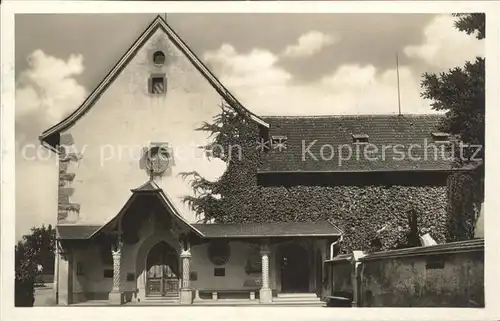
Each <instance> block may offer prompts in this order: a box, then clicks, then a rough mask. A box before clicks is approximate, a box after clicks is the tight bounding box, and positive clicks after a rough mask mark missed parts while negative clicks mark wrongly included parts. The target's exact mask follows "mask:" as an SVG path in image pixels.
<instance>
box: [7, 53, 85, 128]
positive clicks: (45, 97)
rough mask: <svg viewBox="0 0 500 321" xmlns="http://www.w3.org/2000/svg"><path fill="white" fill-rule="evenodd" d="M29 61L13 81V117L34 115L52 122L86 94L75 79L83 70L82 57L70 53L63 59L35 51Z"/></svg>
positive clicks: (40, 119) (46, 122)
mask: <svg viewBox="0 0 500 321" xmlns="http://www.w3.org/2000/svg"><path fill="white" fill-rule="evenodd" d="M28 60H29V69H28V70H26V71H24V72H23V73H22V74H21V76H20V77H19V82H18V83H17V84H16V117H24V116H30V115H33V114H37V115H38V116H40V117H41V118H39V121H40V122H44V123H45V124H44V125H53V124H55V123H56V122H58V121H60V120H61V119H62V118H63V117H64V116H66V115H67V114H68V113H69V112H71V111H73V110H74V109H75V108H76V107H77V106H78V104H80V103H81V102H82V101H83V99H84V98H85V96H86V94H87V93H86V90H85V88H84V87H83V86H81V85H80V84H78V83H77V81H76V80H75V78H74V77H75V76H77V75H79V74H81V73H82V72H83V57H82V56H81V55H71V56H70V57H69V58H68V60H67V61H64V60H62V59H58V58H55V57H52V56H49V55H46V54H45V53H44V52H43V51H41V50H37V51H35V52H33V53H32V54H31V55H30V56H29V59H28Z"/></svg>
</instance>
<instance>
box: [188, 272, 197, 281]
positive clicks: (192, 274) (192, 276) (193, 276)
mask: <svg viewBox="0 0 500 321" xmlns="http://www.w3.org/2000/svg"><path fill="white" fill-rule="evenodd" d="M189 280H191V281H197V280H198V272H195V271H191V272H190V273H189Z"/></svg>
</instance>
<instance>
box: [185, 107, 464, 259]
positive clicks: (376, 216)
mask: <svg viewBox="0 0 500 321" xmlns="http://www.w3.org/2000/svg"><path fill="white" fill-rule="evenodd" d="M199 130H203V131H207V132H209V133H210V134H211V136H212V138H213V141H212V143H211V144H210V145H208V146H205V149H206V151H207V153H208V154H209V155H210V156H211V157H215V158H219V159H221V160H223V161H225V162H226V163H227V164H228V167H227V169H226V171H225V173H224V174H223V175H222V176H221V177H220V178H219V179H218V180H216V181H214V182H211V181H208V180H206V179H205V178H203V177H202V176H201V175H200V174H199V173H197V172H189V173H182V175H183V176H184V177H185V178H187V179H190V180H191V186H192V188H193V189H194V191H195V195H194V196H186V197H185V198H184V201H185V202H186V203H188V204H189V206H190V207H191V208H192V209H193V210H194V211H195V212H196V213H197V214H198V215H199V216H200V217H202V220H204V221H215V222H218V223H249V222H283V221H301V222H311V221H320V220H328V221H330V222H332V223H333V224H335V225H336V226H338V227H339V228H340V229H341V230H343V231H344V232H345V236H344V242H343V245H342V252H344V253H346V252H350V251H352V250H365V251H374V250H388V249H394V248H401V247H407V246H415V245H418V244H415V235H414V234H415V231H413V230H414V229H415V228H414V227H413V226H412V225H416V227H417V228H418V233H420V234H422V233H430V234H431V236H432V237H433V238H434V239H435V240H436V241H438V242H445V241H446V240H449V239H450V238H451V239H454V238H455V236H453V237H450V231H449V230H448V224H449V221H450V219H449V217H450V215H448V214H447V212H448V211H450V210H451V211H452V212H453V211H454V210H455V205H453V206H451V205H449V204H448V203H447V196H448V195H450V194H453V193H454V192H453V191H454V190H452V191H449V192H448V193H447V186H446V184H445V183H443V185H441V186H435V185H434V186H411V185H410V186H407V185H405V186H403V185H391V186H381V185H365V186H334V185H332V186H310V185H295V186H280V185H279V184H276V185H272V186H262V185H259V184H258V182H257V170H258V168H259V167H260V166H261V162H262V155H261V153H262V151H259V150H257V149H256V142H257V140H258V139H259V137H260V136H259V133H260V132H259V129H258V128H257V126H256V125H255V123H254V122H252V121H250V120H249V119H248V118H246V116H244V115H241V114H238V113H235V112H233V111H232V110H231V109H230V108H229V107H228V106H226V105H222V106H221V113H220V115H219V116H217V117H216V118H215V119H214V122H213V123H204V124H203V125H202V126H201V127H200V128H199ZM234 146H240V147H241V149H240V151H241V155H240V154H238V153H235V152H234V151H235V148H234ZM231 149H232V151H233V152H232V153H229V152H228V151H230V150H231ZM235 156H236V157H235ZM457 188H458V187H457ZM464 193H465V194H467V192H466V191H465V192H464ZM465 202H467V200H465ZM463 206H466V205H463ZM467 213H468V212H467ZM464 215H466V214H464ZM412 222H413V223H412ZM467 231H469V230H467ZM452 234H453V233H452ZM453 235H455V234H453ZM467 235H469V234H467ZM467 237H468V236H467ZM417 242H418V237H417Z"/></svg>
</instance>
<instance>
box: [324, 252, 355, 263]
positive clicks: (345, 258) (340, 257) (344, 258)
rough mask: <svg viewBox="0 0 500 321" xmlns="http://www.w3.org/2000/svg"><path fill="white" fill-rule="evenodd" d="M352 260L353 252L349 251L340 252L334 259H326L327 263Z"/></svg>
mask: <svg viewBox="0 0 500 321" xmlns="http://www.w3.org/2000/svg"><path fill="white" fill-rule="evenodd" d="M352 260H353V255H352V253H348V254H339V255H337V256H336V257H334V258H333V259H330V260H325V263H328V262H340V261H349V262H350V261H352Z"/></svg>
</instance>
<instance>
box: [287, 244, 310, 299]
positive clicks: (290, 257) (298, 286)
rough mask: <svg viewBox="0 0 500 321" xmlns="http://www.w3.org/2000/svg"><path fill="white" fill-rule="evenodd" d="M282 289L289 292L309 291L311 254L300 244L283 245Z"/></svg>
mask: <svg viewBox="0 0 500 321" xmlns="http://www.w3.org/2000/svg"><path fill="white" fill-rule="evenodd" d="M280 253H281V257H280V259H281V291H282V292H287V293H300V292H309V273H310V269H309V255H308V252H307V251H306V249H304V248H303V247H302V246H300V245H298V244H293V243H292V244H287V245H284V246H282V247H281V251H280Z"/></svg>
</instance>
